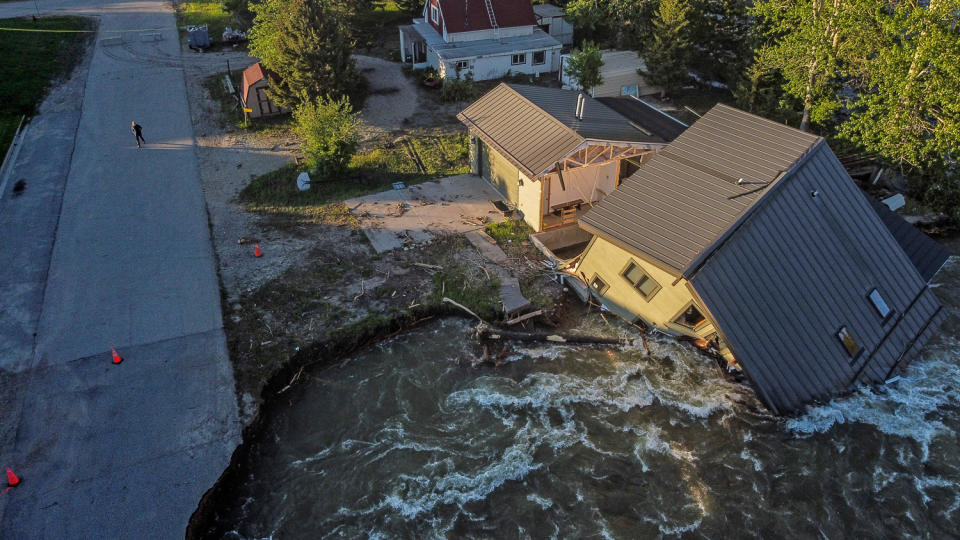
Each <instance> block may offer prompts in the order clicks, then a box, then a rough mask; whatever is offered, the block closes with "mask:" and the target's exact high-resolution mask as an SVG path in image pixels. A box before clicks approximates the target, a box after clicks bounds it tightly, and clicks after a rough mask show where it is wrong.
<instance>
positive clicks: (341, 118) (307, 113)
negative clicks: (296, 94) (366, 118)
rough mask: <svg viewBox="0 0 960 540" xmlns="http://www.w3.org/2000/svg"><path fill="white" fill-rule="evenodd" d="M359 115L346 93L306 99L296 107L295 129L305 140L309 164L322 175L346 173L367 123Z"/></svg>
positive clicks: (327, 176)
mask: <svg viewBox="0 0 960 540" xmlns="http://www.w3.org/2000/svg"><path fill="white" fill-rule="evenodd" d="M358 114H359V113H356V112H354V110H353V107H352V106H351V105H350V101H349V100H348V99H347V98H346V96H344V97H341V98H338V99H332V98H330V97H321V98H318V99H316V100H309V101H304V102H302V103H300V104H299V105H298V106H297V108H296V109H294V111H293V120H294V123H295V126H296V127H295V129H296V132H297V135H299V136H300V137H301V138H302V139H303V146H302V151H303V153H304V155H305V156H306V157H307V164H308V166H310V167H311V168H315V169H317V170H318V172H319V173H320V175H321V176H322V177H324V178H330V177H332V176H335V175H337V174H339V173H341V172H343V170H344V169H346V167H347V164H348V163H349V162H350V158H351V157H352V156H353V154H354V153H356V151H357V148H358V147H359V145H360V129H361V127H362V126H363V123H362V121H361V120H360V118H359V117H358Z"/></svg>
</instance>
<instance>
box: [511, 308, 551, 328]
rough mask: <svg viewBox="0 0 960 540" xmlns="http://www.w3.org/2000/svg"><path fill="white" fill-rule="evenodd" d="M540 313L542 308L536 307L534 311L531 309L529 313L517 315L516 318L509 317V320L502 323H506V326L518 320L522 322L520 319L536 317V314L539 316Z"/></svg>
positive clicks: (541, 313)
mask: <svg viewBox="0 0 960 540" xmlns="http://www.w3.org/2000/svg"><path fill="white" fill-rule="evenodd" d="M540 315H543V310H542V309H538V310H536V311H531V312H530V313H527V314H526V315H521V316H519V317H517V318H515V319H510V320H509V321H507V322H505V323H504V324H506V325H507V326H513V325H515V324H517V323H518V322H522V321H525V320H527V319H532V318H534V317H537V316H540Z"/></svg>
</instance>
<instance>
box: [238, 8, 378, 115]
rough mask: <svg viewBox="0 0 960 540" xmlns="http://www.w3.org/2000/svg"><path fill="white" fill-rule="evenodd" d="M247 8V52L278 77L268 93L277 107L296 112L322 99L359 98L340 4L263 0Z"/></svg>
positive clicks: (346, 19) (345, 10)
mask: <svg viewBox="0 0 960 540" xmlns="http://www.w3.org/2000/svg"><path fill="white" fill-rule="evenodd" d="M250 9H251V11H253V13H254V15H255V17H254V21H253V28H251V30H250V33H249V37H250V53H251V55H253V56H256V57H259V58H260V60H261V62H262V63H263V65H264V67H266V68H267V69H269V70H271V71H273V72H274V73H276V74H277V75H278V80H277V81H276V82H275V83H274V84H272V85H271V87H270V90H269V93H270V94H271V97H272V98H273V99H274V100H275V101H276V102H277V103H278V104H280V105H283V106H285V107H290V108H296V107H297V106H299V105H300V104H301V103H304V102H308V101H312V100H314V99H316V98H318V97H321V96H332V97H334V98H338V97H340V96H344V95H348V96H355V97H356V96H357V93H356V90H357V88H359V87H360V86H361V85H358V82H359V80H360V79H359V76H358V74H357V70H356V67H355V65H354V63H353V60H352V59H351V58H350V53H351V52H352V43H351V41H350V25H349V21H350V16H351V15H352V12H351V11H350V9H349V7H348V6H347V5H346V4H345V2H344V1H343V0H262V1H261V2H258V3H255V4H251V5H250Z"/></svg>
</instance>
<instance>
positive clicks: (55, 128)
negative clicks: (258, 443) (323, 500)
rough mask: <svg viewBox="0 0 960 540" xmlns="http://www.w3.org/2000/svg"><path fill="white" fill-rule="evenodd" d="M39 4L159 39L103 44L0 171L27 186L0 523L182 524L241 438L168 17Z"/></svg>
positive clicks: (0, 238) (133, 533)
mask: <svg viewBox="0 0 960 540" xmlns="http://www.w3.org/2000/svg"><path fill="white" fill-rule="evenodd" d="M39 5H40V10H41V12H46V11H48V10H50V11H56V12H59V13H67V12H72V13H85V14H93V15H97V16H99V17H100V31H101V37H102V36H104V35H107V34H106V33H107V32H109V31H111V30H131V29H143V28H159V29H161V30H160V33H161V35H162V37H163V39H162V41H158V42H145V41H142V40H141V39H142V38H141V34H140V33H138V32H127V33H125V34H122V35H124V37H125V40H126V41H125V42H124V43H123V44H119V45H111V46H104V45H103V44H99V43H98V44H97V45H96V47H95V49H94V52H93V55H92V59H91V61H90V64H89V72H88V73H87V76H86V84H85V88H84V85H83V84H80V85H79V87H80V88H79V89H78V91H77V92H74V93H73V94H72V100H71V97H70V96H68V97H66V98H64V103H63V104H62V106H60V107H59V111H51V112H49V113H47V114H41V115H40V116H39V117H38V118H36V119H35V120H34V122H33V124H32V125H31V127H30V129H29V131H28V133H27V138H26V140H25V142H24V146H23V149H22V150H21V153H20V156H19V158H18V160H17V162H16V163H15V164H14V169H13V170H12V171H11V173H12V174H11V177H12V178H13V179H19V178H24V179H26V180H27V188H26V189H25V190H24V191H23V192H22V193H21V194H20V195H18V196H16V197H15V196H13V193H12V191H11V190H12V187H13V184H14V182H12V181H11V182H9V183H8V186H7V188H6V192H5V193H3V194H0V197H2V198H0V258H2V260H4V261H13V264H10V265H6V264H5V265H4V267H3V268H2V269H0V295H2V298H3V299H4V304H5V307H4V311H3V313H2V314H0V390H3V392H4V397H3V398H2V401H0V414H2V415H3V416H2V417H0V428H2V429H0V451H2V457H3V460H4V463H3V464H0V465H10V466H13V467H15V469H16V470H17V472H18V473H19V474H20V475H21V476H22V477H23V478H24V481H23V484H22V485H21V486H19V487H17V488H16V489H15V490H12V491H10V492H8V493H7V494H5V495H3V496H2V497H0V527H2V531H3V533H2V536H4V537H8V538H175V537H182V536H183V534H184V530H185V527H186V524H187V520H188V519H189V517H190V514H191V513H192V512H193V510H194V509H195V507H196V504H197V502H198V501H199V499H200V497H201V496H202V494H203V493H204V491H206V490H207V489H208V488H209V487H210V486H211V485H212V484H213V482H214V481H215V480H216V478H217V477H218V476H219V474H220V472H221V471H222V470H223V468H224V467H225V466H226V464H227V463H228V461H229V457H230V454H231V452H232V451H233V449H234V447H235V446H236V444H238V442H239V438H240V435H239V422H238V420H237V405H236V398H235V393H234V382H233V375H232V370H231V366H230V362H229V358H228V354H227V350H226V341H225V337H224V333H223V325H222V321H221V312H220V298H219V289H218V282H217V277H216V268H215V264H214V254H213V250H212V246H211V242H210V233H209V229H208V225H207V215H206V210H205V206H204V200H203V193H202V191H201V189H200V183H199V175H198V171H197V160H196V154H195V148H194V140H193V133H192V130H191V125H190V117H189V112H188V107H187V98H186V92H185V87H184V80H183V70H182V68H181V67H180V57H179V46H178V42H177V37H176V29H175V23H174V17H173V14H172V12H171V8H170V5H169V3H167V2H159V1H141V2H109V1H100V2H84V0H74V1H67V0H54V1H50V2H46V1H43V0H41V1H40V3H39ZM33 9H34V4H33V2H29V3H15V4H10V3H7V4H0V17H8V16H13V15H20V14H30V13H31V12H32V10H33ZM115 35H117V34H115ZM81 75H82V74H81ZM80 82H81V83H82V82H83V81H82V80H81V81H80ZM71 105H72V106H71ZM131 120H136V121H137V122H138V123H139V124H141V125H142V126H143V127H144V137H145V138H146V140H147V143H148V144H147V146H146V147H145V148H144V149H142V150H138V149H137V147H136V144H135V142H134V138H133V135H132V134H131V133H130V121H131ZM110 346H116V347H117V349H118V350H119V351H120V352H121V353H122V354H123V355H124V357H125V361H124V363H123V364H121V365H119V366H114V365H112V364H111V362H110V353H109V350H110Z"/></svg>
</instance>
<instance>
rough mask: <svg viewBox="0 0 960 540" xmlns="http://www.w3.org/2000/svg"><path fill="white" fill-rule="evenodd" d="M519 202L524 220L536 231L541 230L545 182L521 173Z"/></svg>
mask: <svg viewBox="0 0 960 540" xmlns="http://www.w3.org/2000/svg"><path fill="white" fill-rule="evenodd" d="M518 197H519V202H517V208H518V209H519V210H520V212H521V213H522V214H523V220H524V221H525V222H527V225H530V227H531V228H533V230H534V231H537V232H539V231H540V220H541V212H540V203H541V199H542V197H543V183H542V182H536V181H533V180H531V179H529V178H527V175H525V174H523V173H520V188H519V194H518Z"/></svg>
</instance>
